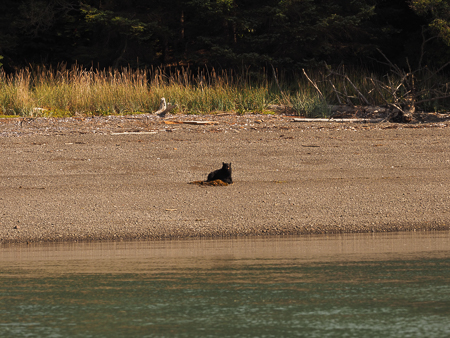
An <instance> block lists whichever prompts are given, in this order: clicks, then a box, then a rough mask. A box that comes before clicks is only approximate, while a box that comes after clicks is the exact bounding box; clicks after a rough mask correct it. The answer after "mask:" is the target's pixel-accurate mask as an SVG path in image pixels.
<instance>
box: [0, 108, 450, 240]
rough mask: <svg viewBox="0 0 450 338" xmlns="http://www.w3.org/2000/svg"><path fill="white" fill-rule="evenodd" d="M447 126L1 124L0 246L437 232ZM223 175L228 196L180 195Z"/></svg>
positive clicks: (183, 121)
mask: <svg viewBox="0 0 450 338" xmlns="http://www.w3.org/2000/svg"><path fill="white" fill-rule="evenodd" d="M201 121H203V122H201ZM448 126H449V123H448V122H447V121H434V122H430V123H426V124H411V125H402V124H392V123H381V124H380V123H377V124H362V123H347V124H343V123H326V122H324V123H297V122H292V118H290V117H288V116H280V115H245V116H236V115H229V114H222V115H215V116H192V115H190V116H173V117H172V118H169V119H161V118H158V117H155V116H148V115H138V116H130V117H94V118H66V119H3V120H1V121H0V147H1V151H0V163H2V167H1V168H2V169H1V172H0V215H1V219H0V238H1V242H2V243H12V242H41V241H42V242H49V241H91V240H110V239H113V240H120V239H124V240H125V239H168V238H196V237H213V238H215V237H239V236H263V235H291V234H321V233H347V232H386V231H423V230H448V229H450V220H449V215H450V203H449V202H450V198H449V193H448V192H449V191H450V189H449V188H450V183H449V180H448V175H449V172H450V152H449V150H450V145H449V143H448V140H449V137H450V128H448ZM222 162H231V163H232V168H233V181H234V182H235V183H234V184H233V185H230V186H225V187H216V186H197V185H191V184H188V183H189V182H192V181H197V180H202V179H206V176H207V174H208V173H209V172H210V171H212V170H215V169H218V168H220V167H221V164H222Z"/></svg>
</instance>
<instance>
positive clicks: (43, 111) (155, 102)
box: [0, 65, 448, 117]
mask: <svg viewBox="0 0 450 338" xmlns="http://www.w3.org/2000/svg"><path fill="white" fill-rule="evenodd" d="M307 74H308V75H309V78H310V79H309V80H308V79H307V77H306V76H304V75H303V74H298V75H295V74H289V76H286V74H278V73H277V74H276V75H275V76H274V74H270V73H269V74H267V73H266V71H264V70H261V71H260V72H256V73H255V72H250V71H249V70H248V69H247V70H245V71H243V72H241V73H235V72H233V71H221V72H216V71H215V70H214V69H208V68H204V69H196V70H195V71H193V70H192V69H190V68H180V69H175V70H170V69H162V68H151V69H145V70H139V69H138V70H130V69H127V68H123V69H121V70H113V69H106V70H93V69H90V70H89V69H88V70H87V69H84V68H82V67H80V66H76V65H75V66H73V67H71V68H70V69H68V68H66V67H65V66H64V65H62V66H60V67H58V68H57V69H52V68H46V67H33V68H25V69H21V70H19V71H17V72H15V73H13V74H5V73H4V72H3V71H0V114H2V115H19V116H73V115H77V114H81V115H109V114H132V113H148V112H154V111H156V110H158V108H159V102H160V99H161V97H165V98H166V101H168V102H171V103H173V104H177V105H178V108H177V111H178V112H182V113H211V112H217V111H234V112H237V113H244V112H265V111H266V109H267V106H268V105H269V104H280V103H281V104H287V105H290V106H291V107H293V109H294V110H295V111H296V112H297V114H299V115H304V116H310V117H313V116H317V117H318V116H321V117H325V116H329V114H330V108H329V106H330V105H334V104H352V105H366V104H371V105H385V104H387V103H389V102H392V100H393V97H392V96H390V95H389V93H388V91H382V90H380V88H381V87H380V86H376V85H375V84H376V83H384V84H387V85H389V83H392V82H393V81H395V79H394V78H393V75H392V74H384V75H383V74H382V75H379V74H373V73H371V72H369V71H368V70H365V69H357V70H349V71H347V70H344V69H338V70H337V71H335V72H330V71H328V70H327V69H323V70H321V71H319V70H314V71H308V72H307ZM344 75H345V76H344ZM310 80H311V81H312V82H314V83H315V85H316V87H317V88H315V87H314V86H313V85H312V83H311V81H310ZM374 80H375V82H374ZM439 81H444V82H445V79H439ZM317 89H319V90H320V93H319V91H318V90H317ZM442 103H443V102H442V101H441V102H438V101H436V102H434V103H433V104H434V106H433V109H435V110H436V109H439V107H442ZM445 103H448V102H444V104H445Z"/></svg>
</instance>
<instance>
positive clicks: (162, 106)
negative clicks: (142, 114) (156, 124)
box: [154, 97, 178, 117]
mask: <svg viewBox="0 0 450 338" xmlns="http://www.w3.org/2000/svg"><path fill="white" fill-rule="evenodd" d="M176 107H178V106H177V105H176V104H171V103H169V102H167V103H166V99H165V98H164V97H162V98H161V101H160V103H159V109H158V110H157V111H156V112H155V113H154V114H156V115H158V116H161V117H164V116H166V114H167V113H169V112H170V111H171V110H173V109H175V108H176Z"/></svg>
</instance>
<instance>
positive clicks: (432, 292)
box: [0, 232, 450, 337]
mask: <svg viewBox="0 0 450 338" xmlns="http://www.w3.org/2000/svg"><path fill="white" fill-rule="evenodd" d="M0 271H1V274H0V336H1V337H163V336H170V337H295V336H300V337H450V234H449V233H448V232H446V233H434V234H421V235H404V234H397V235H393V234H392V235H385V236H381V235H380V236H378V237H377V236H372V237H369V236H367V235H359V236H358V235H353V236H347V237H346V236H336V237H333V236H331V237H327V238H323V237H322V238H321V237H310V238H307V239H305V238H285V239H281V238H272V239H254V240H250V239H249V240H228V241H227V240H224V241H179V242H147V243H144V242H137V243H103V244H78V245H77V244H72V245H55V246H51V245H49V246H34V247H24V246H11V247H4V248H0Z"/></svg>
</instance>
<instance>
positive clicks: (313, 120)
mask: <svg viewBox="0 0 450 338" xmlns="http://www.w3.org/2000/svg"><path fill="white" fill-rule="evenodd" d="M383 121H384V119H382V118H379V119H364V118H354V119H346V118H329V119H321V118H294V119H292V122H350V123H358V122H359V123H378V122H383Z"/></svg>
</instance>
